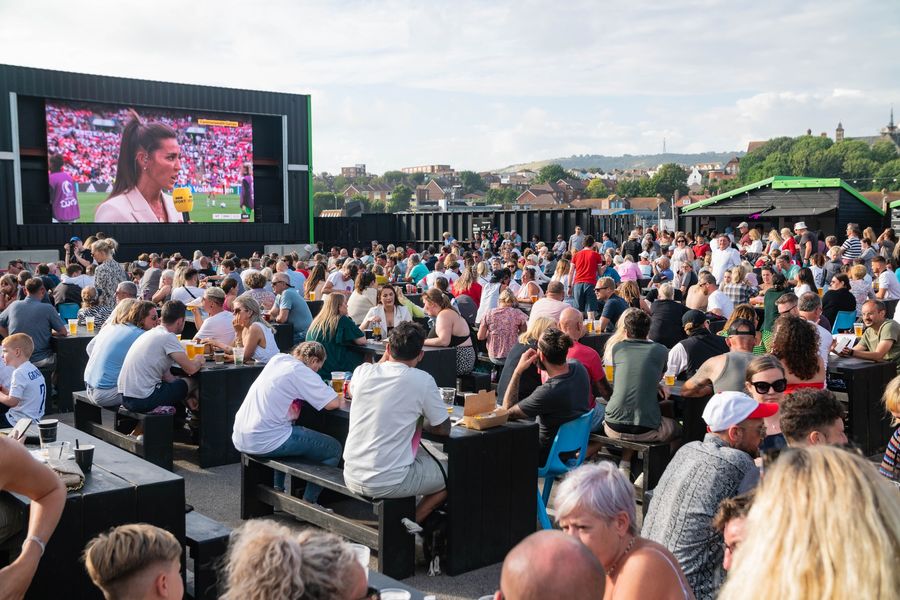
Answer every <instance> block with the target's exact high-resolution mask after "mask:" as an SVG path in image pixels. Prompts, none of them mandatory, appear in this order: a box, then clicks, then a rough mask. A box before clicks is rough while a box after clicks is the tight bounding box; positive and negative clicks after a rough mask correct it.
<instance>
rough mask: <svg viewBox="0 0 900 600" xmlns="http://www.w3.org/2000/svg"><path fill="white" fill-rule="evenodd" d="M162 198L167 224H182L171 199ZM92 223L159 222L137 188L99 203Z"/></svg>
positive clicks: (181, 219)
mask: <svg viewBox="0 0 900 600" xmlns="http://www.w3.org/2000/svg"><path fill="white" fill-rule="evenodd" d="M162 197H163V205H164V206H165V207H166V216H167V217H168V221H169V223H181V222H183V221H184V218H183V217H182V215H181V213H180V212H178V211H177V210H175V203H174V202H172V197H171V196H167V195H166V194H163V195H162ZM94 221H95V222H97V223H159V222H160V220H159V219H157V218H156V215H155V214H154V213H153V209H152V208H150V205H149V204H148V203H147V201H146V200H145V199H144V196H143V195H142V194H141V192H140V190H138V189H137V188H132V189H130V190H128V191H127V192H125V193H124V194H119V195H118V196H113V197H112V198H110V199H109V200H105V201H104V202H101V203H100V206H98V207H97V211H96V212H95V213H94Z"/></svg>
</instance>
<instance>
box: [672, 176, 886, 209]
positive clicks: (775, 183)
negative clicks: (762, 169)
mask: <svg viewBox="0 0 900 600" xmlns="http://www.w3.org/2000/svg"><path fill="white" fill-rule="evenodd" d="M766 186H771V187H772V189H773V190H798V189H805V188H843V189H844V190H845V191H847V193H849V194H850V195H851V196H853V197H854V198H856V199H857V200H859V201H860V202H862V203H863V204H865V205H866V206H868V207H869V208H871V209H872V210H874V211H875V212H877V213H878V214H879V215H884V211H883V210H882V209H881V207H879V206H878V205H876V204H872V202H871V201H869V199H868V198H866V197H865V196H863V195H862V194H860V193H859V191H857V190H856V189H855V188H853V187H851V186H850V185H849V184H848V183H847V182H846V181H844V180H843V179H822V178H819V177H789V176H787V175H775V176H773V177H769V178H768V179H763V180H760V181H757V182H755V183H751V184H749V185H745V186H743V187H739V188H737V189H735V190H731V191H730V192H725V193H724V194H719V195H718V196H713V197H712V198H707V199H706V200H701V201H700V202H697V203H696V204H691V205H690V206H685V207H684V208H682V209H681V212H682V213H689V212H691V211H692V210H695V209H698V208H700V207H701V206H709V205H710V204H716V203H718V202H720V201H722V200H727V199H728V198H734V197H735V196H738V195H740V194H743V193H746V192H752V191H753V190H758V189H760V188H763V187H766ZM896 204H898V206H900V201H898V202H897V203H896ZM891 206H892V207H893V204H892V205H891Z"/></svg>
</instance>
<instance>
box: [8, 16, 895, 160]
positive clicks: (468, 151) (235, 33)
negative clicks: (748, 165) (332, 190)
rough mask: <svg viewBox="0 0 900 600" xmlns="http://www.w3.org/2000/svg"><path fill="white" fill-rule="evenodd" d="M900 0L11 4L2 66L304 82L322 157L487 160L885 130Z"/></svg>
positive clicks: (298, 88)
mask: <svg viewBox="0 0 900 600" xmlns="http://www.w3.org/2000/svg"><path fill="white" fill-rule="evenodd" d="M897 16H898V10H897V8H896V4H895V3H893V2H879V1H878V0H862V1H860V2H855V3H845V2H837V1H836V0H833V1H830V2H810V1H802V2H795V3H791V4H790V5H789V6H788V5H785V4H784V3H783V2H778V1H776V0H761V1H759V2H756V3H753V4H750V3H734V2H725V1H724V0H681V1H669V2H665V3H661V2H655V1H651V0H644V1H638V2H633V1H632V2H628V1H627V0H613V1H611V2H605V3H602V4H597V3H596V2H591V1H589V0H573V1H571V2H566V3H562V4H561V3H558V2H550V1H549V0H546V1H539V0H525V1H521V0H520V1H513V0H497V1H493V2H492V1H488V0H481V1H476V0H459V1H457V2H452V3H451V2H427V3H423V2H411V1H403V0H382V1H379V2H371V1H367V0H349V1H346V2H337V1H333V2H328V1H324V0H320V1H304V2H292V1H289V0H278V1H272V2H264V3H257V4H247V3H246V2H238V1H237V0H222V1H220V2H209V1H207V2H200V1H198V2H187V3H185V2H181V1H175V0H158V1H157V2H155V3H152V4H149V5H148V4H144V3H137V2H133V1H132V2H113V1H112V0H93V1H90V0H83V1H80V2H77V3H72V2H68V1H63V0H48V1H45V2H31V3H24V2H23V3H12V2H2V3H0V39H2V40H3V44H2V46H0V62H8V63H12V64H25V65H32V66H40V67H45V68H54V69H60V70H70V71H80V72H91V73H99V74H110V75H121V76H130V77H139V78H148V79H157V80H164V81H177V82H189V83H201V84H208V85H218V86H228V87H239V88H248V89H261V90H274V91H283V92H290V93H311V94H312V96H313V142H314V155H315V156H314V165H315V168H316V169H317V170H322V169H328V170H331V171H334V170H336V169H337V168H339V167H340V166H341V165H342V164H349V163H355V162H366V163H367V164H369V165H370V169H371V170H375V171H381V170H385V169H388V168H399V167H402V166H405V165H409V164H413V163H428V162H441V163H446V162H450V163H451V164H453V165H454V166H457V167H459V168H474V169H486V168H490V167H497V166H502V165H505V164H509V163H513V162H521V161H524V160H530V159H541V158H551V157H554V156H565V155H567V154H572V153H579V154H580V153H602V154H608V155H611V154H619V153H623V152H628V153H643V152H657V151H659V150H660V148H661V144H662V137H665V138H666V140H667V147H668V149H669V150H670V151H672V152H679V151H689V150H702V149H719V150H727V149H742V148H744V147H745V144H746V141H748V140H749V139H764V138H766V137H768V136H773V135H784V134H796V133H800V132H802V131H805V129H806V128H807V127H811V128H812V129H813V130H814V131H820V130H828V131H830V130H831V129H833V127H834V124H836V122H837V121H838V120H843V122H844V126H845V128H846V129H847V131H848V135H850V134H851V132H853V134H854V135H866V134H870V133H873V132H874V131H877V129H878V128H880V127H881V126H882V125H883V124H884V122H885V120H886V113H887V109H888V106H889V105H890V104H891V103H892V102H893V103H895V104H898V105H900V101H898V100H900V86H898V84H897V83H896V82H897V80H898V77H897V75H898V67H897V61H896V56H898V55H900V36H896V33H895V29H896V27H895V25H894V24H895V23H896V20H897Z"/></svg>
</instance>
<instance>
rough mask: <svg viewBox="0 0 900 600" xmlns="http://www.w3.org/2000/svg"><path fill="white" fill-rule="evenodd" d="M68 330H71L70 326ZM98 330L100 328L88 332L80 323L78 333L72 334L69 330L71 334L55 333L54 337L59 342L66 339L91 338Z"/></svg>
mask: <svg viewBox="0 0 900 600" xmlns="http://www.w3.org/2000/svg"><path fill="white" fill-rule="evenodd" d="M66 331H69V330H68V328H67V329H66ZM98 331H99V329H94V331H91V332H88V330H87V329H86V328H85V327H84V325H79V326H78V332H77V333H75V334H72V333H71V332H69V334H68V335H66V336H61V335H54V336H53V339H54V340H56V341H57V342H65V341H66V340H91V339H93V338H94V336H96V335H97V332H98Z"/></svg>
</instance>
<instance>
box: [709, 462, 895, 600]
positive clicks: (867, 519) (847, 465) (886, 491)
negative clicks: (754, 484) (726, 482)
mask: <svg viewBox="0 0 900 600" xmlns="http://www.w3.org/2000/svg"><path fill="white" fill-rule="evenodd" d="M744 532H745V536H744V539H743V541H741V544H740V546H738V548H737V551H736V552H735V554H734V563H733V566H732V567H731V570H730V571H729V572H728V579H727V581H726V582H725V586H724V587H723V588H722V591H721V593H720V594H719V600H745V599H747V600H750V599H751V598H752V599H755V598H778V599H779V600H808V599H811V598H834V599H850V598H866V599H869V598H873V599H874V598H892V597H894V596H895V595H896V594H897V590H900V569H897V551H898V550H897V549H898V547H900V502H898V501H897V490H896V489H891V486H890V484H889V483H888V482H887V481H885V480H884V478H882V477H880V476H879V475H878V472H877V471H876V470H875V467H874V465H872V464H870V463H869V462H867V461H866V460H865V459H864V458H862V457H861V456H858V455H857V454H855V453H853V452H848V451H847V450H845V449H843V448H836V447H832V446H826V445H818V446H806V447H800V448H792V449H791V450H789V451H784V452H782V453H781V455H780V456H779V457H778V460H776V461H775V462H774V464H772V465H771V466H770V467H769V468H767V469H766V475H765V478H764V479H763V480H762V484H761V486H760V487H759V488H758V491H757V493H756V497H755V499H754V500H753V506H752V508H751V509H750V513H749V514H748V515H747V523H746V525H745V527H744Z"/></svg>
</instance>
